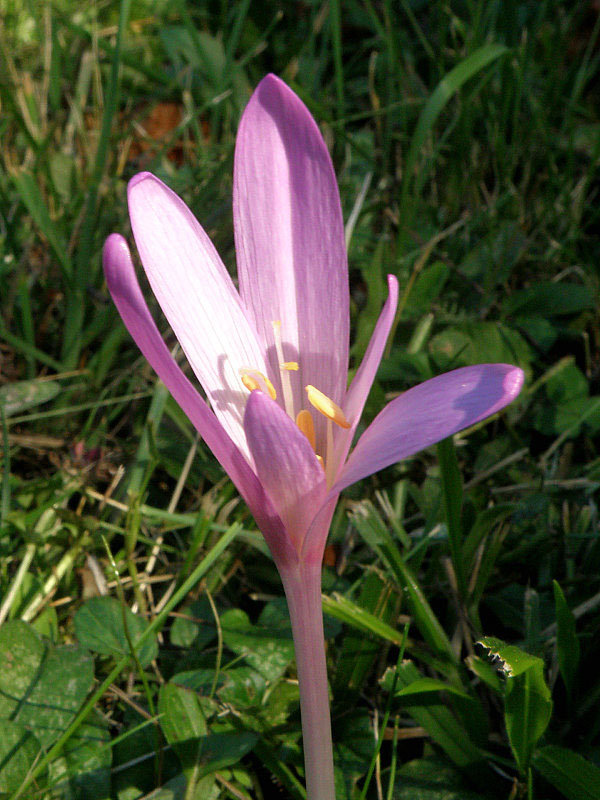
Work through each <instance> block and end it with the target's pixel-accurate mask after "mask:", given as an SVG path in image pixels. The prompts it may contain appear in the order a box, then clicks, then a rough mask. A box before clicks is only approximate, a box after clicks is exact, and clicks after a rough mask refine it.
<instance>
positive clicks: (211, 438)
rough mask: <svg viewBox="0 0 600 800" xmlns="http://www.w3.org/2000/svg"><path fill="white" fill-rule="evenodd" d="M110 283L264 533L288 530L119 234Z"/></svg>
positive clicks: (110, 252)
mask: <svg viewBox="0 0 600 800" xmlns="http://www.w3.org/2000/svg"><path fill="white" fill-rule="evenodd" d="M103 261H104V272H105V275H106V283H107V285H108V288H109V291H110V293H111V295H112V298H113V300H114V302H115V305H116V306H117V309H118V310H119V314H120V315H121V318H122V319H123V322H124V323H125V326H126V328H127V330H128V331H129V333H130V334H131V336H132V338H133V340H134V341H135V343H136V344H137V346H138V347H139V348H140V350H141V351H142V353H143V355H144V357H145V358H146V359H147V361H148V362H149V363H150V365H151V366H152V368H153V369H154V371H155V372H156V373H157V375H158V376H159V378H160V379H161V380H162V382H163V383H164V384H165V386H166V387H167V389H168V390H169V391H170V392H171V394H172V395H173V398H174V399H175V400H176V402H177V403H179V405H180V406H181V408H182V410H183V411H184V413H185V414H186V416H187V417H188V418H189V420H190V422H191V423H192V424H193V425H194V427H195V428H196V430H197V431H198V433H199V434H200V435H201V436H202V438H203V439H204V441H205V442H206V444H207V445H208V446H209V447H210V449H211V450H212V452H213V453H214V455H215V457H216V458H217V459H218V461H219V462H220V463H221V465H222V467H223V469H224V470H225V471H226V472H227V473H228V474H229V477H230V478H231V480H232V481H233V482H234V484H235V485H236V487H237V489H238V490H239V492H240V494H241V495H242V497H243V498H244V499H245V501H246V503H247V504H248V507H249V508H250V511H251V512H252V514H253V516H254V518H255V519H256V521H257V523H258V525H259V527H260V528H261V530H263V532H265V533H266V534H269V532H271V533H272V535H274V534H275V532H279V531H280V530H281V529H282V525H281V522H280V521H278V519H277V516H276V513H275V511H274V510H273V507H272V506H271V504H270V502H269V499H268V498H267V497H266V495H265V492H264V490H263V488H262V486H261V484H260V483H259V481H258V479H257V477H256V475H255V474H254V472H253V471H252V469H251V467H250V466H249V464H248V463H247V461H246V459H245V458H244V456H243V455H242V454H241V452H240V451H239V450H238V449H237V447H236V446H235V445H234V444H233V442H232V441H231V439H230V438H229V436H228V435H227V434H226V433H225V431H224V430H223V428H222V427H221V425H220V424H219V422H218V420H217V418H216V417H215V415H214V414H213V413H212V411H211V410H210V409H209V408H208V406H207V405H206V403H205V402H204V400H203V399H202V397H201V396H200V395H199V394H198V392H197V391H196V390H195V389H194V387H193V386H192V384H191V383H190V381H189V380H188V379H187V378H186V376H185V375H184V374H183V372H182V371H181V369H180V368H179V366H178V365H177V363H176V362H175V360H174V358H173V357H172V356H171V354H170V352H169V350H168V348H167V346H166V345H165V343H164V341H163V339H162V337H161V335H160V333H159V332H158V328H157V327H156V325H155V323H154V320H153V319H152V316H151V314H150V311H149V310H148V306H147V305H146V301H145V300H144V297H143V295H142V292H141V290H140V286H139V284H138V281H137V277H136V274H135V269H134V267H133V263H132V261H131V256H130V254H129V248H128V246H127V242H126V241H125V239H124V238H123V237H122V236H120V235H118V234H116V233H113V234H112V236H109V237H108V239H107V240H106V244H105V245H104V253H103Z"/></svg>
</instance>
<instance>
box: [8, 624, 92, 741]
mask: <svg viewBox="0 0 600 800" xmlns="http://www.w3.org/2000/svg"><path fill="white" fill-rule="evenodd" d="M93 678H94V668H93V659H92V657H91V655H90V654H89V653H88V652H87V651H85V650H83V649H81V648H80V647H76V646H72V645H63V646H62V647H53V646H52V645H50V644H49V643H46V642H45V641H44V640H42V638H41V637H40V636H38V634H37V633H35V631H34V630H33V629H32V628H31V627H30V626H29V625H27V624H26V623H25V622H21V621H20V620H13V621H11V622H7V623H5V624H4V625H3V626H2V628H0V720H5V719H11V720H12V721H13V722H18V723H19V724H21V725H24V726H25V727H26V728H27V729H28V730H30V731H32V732H33V733H34V734H35V736H36V737H37V739H38V740H39V741H40V743H41V744H42V745H43V746H44V747H45V748H48V747H50V745H52V743H53V742H54V741H56V739H57V738H58V737H59V736H60V734H61V733H62V732H63V731H64V730H65V729H66V728H67V727H68V725H69V724H70V722H71V721H72V720H73V718H74V716H75V715H76V713H77V711H78V710H79V707H80V706H81V704H82V703H83V701H84V700H85V698H86V696H87V694H88V692H89V691H90V689H91V688H92V684H93ZM1 724H2V723H1V722H0V725H1Z"/></svg>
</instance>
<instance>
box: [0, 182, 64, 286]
mask: <svg viewBox="0 0 600 800" xmlns="http://www.w3.org/2000/svg"><path fill="white" fill-rule="evenodd" d="M12 180H13V183H14V184H15V187H16V189H17V191H18V192H19V195H20V196H21V200H22V201H23V204H24V205H25V207H26V208H27V211H28V212H29V213H30V214H31V216H32V218H33V221H34V222H35V224H36V225H37V227H38V228H39V229H40V230H41V232H42V233H43V234H44V236H45V237H46V239H47V240H48V243H49V244H50V247H51V248H52V250H53V251H54V255H55V256H56V258H57V259H58V262H59V263H60V265H61V267H62V269H63V272H64V273H65V275H66V276H70V273H71V268H72V267H71V260H70V258H69V255H68V253H67V248H66V245H65V241H64V238H63V236H62V234H61V233H60V232H59V230H58V227H57V226H56V225H55V224H54V222H53V221H52V219H51V218H50V214H49V212H48V207H47V205H46V203H45V201H44V198H43V197H42V194H41V192H40V190H39V187H38V185H37V183H36V182H35V180H34V178H33V177H32V176H31V175H30V174H29V173H28V172H23V171H21V172H16V173H14V174H13V175H12Z"/></svg>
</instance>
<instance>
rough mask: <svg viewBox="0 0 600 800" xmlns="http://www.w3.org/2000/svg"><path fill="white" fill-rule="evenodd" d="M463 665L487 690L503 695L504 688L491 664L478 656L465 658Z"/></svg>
mask: <svg viewBox="0 0 600 800" xmlns="http://www.w3.org/2000/svg"><path fill="white" fill-rule="evenodd" d="M465 663H466V665H467V667H468V668H469V669H470V670H472V671H473V672H474V673H475V675H477V677H478V678H479V680H480V681H482V683H484V684H485V685H486V686H487V687H488V689H491V690H492V691H493V692H495V693H496V694H499V695H502V694H504V686H503V684H502V681H501V680H500V676H499V675H498V672H497V670H496V669H494V667H493V666H492V665H491V664H489V663H488V662H487V661H484V660H483V659H481V658H479V656H467V657H466V658H465Z"/></svg>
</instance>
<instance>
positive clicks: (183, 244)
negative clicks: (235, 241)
mask: <svg viewBox="0 0 600 800" xmlns="http://www.w3.org/2000/svg"><path fill="white" fill-rule="evenodd" d="M128 200H129V214H130V217H131V226H132V229H133V234H134V237H135V241H136V245H137V248H138V251H139V254H140V257H141V260H142V264H143V266H144V269H145V271H146V275H147V276H148V281H149V282H150V286H151V287H152V290H153V291H154V294H155V295H156V297H157V299H158V302H159V303H160V306H161V308H162V310H163V312H164V314H165V317H166V318H167V320H168V321H169V324H170V325H171V327H172V329H173V331H174V332H175V335H176V336H177V338H178V340H179V342H180V343H181V347H182V348H183V351H184V353H185V354H186V356H187V358H188V361H189V362H190V365H191V367H192V369H193V370H194V372H195V373H196V376H197V377H198V380H199V381H200V383H201V384H202V386H203V387H204V390H205V392H206V394H207V397H208V399H209V401H210V404H211V406H212V408H213V410H214V412H215V414H216V415H217V417H218V418H219V421H220V422H221V424H222V425H223V427H224V428H225V430H226V431H227V433H228V434H229V436H230V437H231V439H232V440H233V442H234V443H235V444H236V445H237V446H238V447H239V448H240V449H241V450H242V451H244V452H247V446H246V438H245V435H244V430H243V410H244V405H245V402H246V398H247V396H248V392H247V391H246V389H245V388H244V386H243V385H242V383H241V380H240V373H239V370H240V368H243V367H246V368H253V369H257V370H260V371H261V372H265V370H266V366H265V363H266V362H265V357H264V352H263V348H262V346H261V345H260V344H259V342H258V339H257V336H256V332H255V331H254V329H253V327H252V324H251V323H250V322H249V320H248V318H247V315H246V312H245V311H244V309H243V307H242V304H241V302H240V299H239V296H238V293H237V292H236V290H235V287H234V285H233V282H232V281H231V278H230V277H229V274H228V273H227V270H226V269H225V267H224V266H223V263H222V262H221V259H220V258H219V255H218V253H217V251H216V250H215V248H214V247H213V245H212V242H211V241H210V239H209V238H208V236H207V235H206V233H205V232H204V231H203V229H202V228H201V226H200V225H199V224H198V222H197V220H196V218H195V217H194V215H193V214H192V212H191V211H190V210H189V208H188V207H187V206H186V205H185V203H184V202H183V201H182V200H180V198H179V197H178V196H177V195H176V194H175V193H174V192H172V191H171V190H170V189H169V188H168V187H167V186H165V184H164V183H162V181H159V180H158V178H155V177H154V176H153V175H151V174H150V173H147V172H146V173H141V174H140V175H136V177H135V178H133V179H132V180H131V181H130V183H129V188H128Z"/></svg>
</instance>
